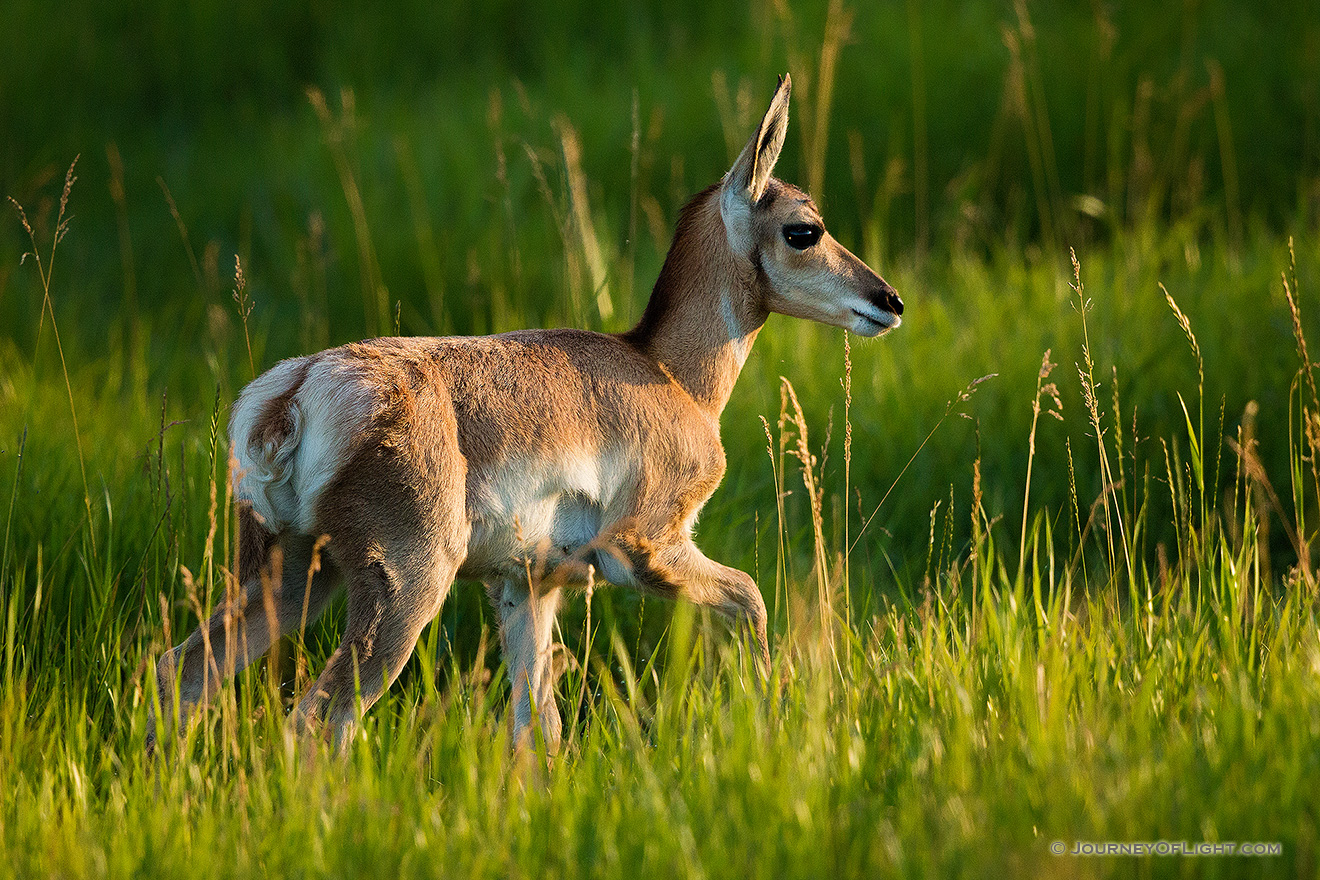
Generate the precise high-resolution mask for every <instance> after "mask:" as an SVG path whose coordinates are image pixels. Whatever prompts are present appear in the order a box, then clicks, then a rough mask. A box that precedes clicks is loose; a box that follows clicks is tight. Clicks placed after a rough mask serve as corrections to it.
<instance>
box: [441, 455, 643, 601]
mask: <svg viewBox="0 0 1320 880" xmlns="http://www.w3.org/2000/svg"><path fill="white" fill-rule="evenodd" d="M616 458H617V457H615V456H601V455H593V454H590V453H587V452H577V453H569V454H565V455H559V456H557V457H556V458H554V459H553V460H542V461H534V462H526V461H524V462H506V463H504V464H502V465H500V466H498V467H496V468H492V469H491V470H490V471H489V472H488V473H485V474H479V475H477V479H476V480H474V481H472V482H470V483H469V486H468V513H469V516H470V518H471V522H472V536H471V539H470V540H469V543H468V556H467V561H466V563H465V564H464V565H463V568H462V570H461V571H460V574H462V575H464V576H468V577H476V578H483V579H484V578H492V577H525V576H526V567H525V566H526V563H525V562H524V560H530V561H531V563H532V565H533V567H537V566H538V565H540V566H543V567H544V569H545V570H547V571H548V570H549V569H551V568H553V567H554V566H555V565H557V564H558V563H560V562H562V561H564V560H565V559H567V558H570V557H572V556H573V555H574V554H575V553H577V551H578V550H579V549H580V548H582V547H583V546H584V545H586V544H590V543H591V542H592V541H593V540H594V539H595V538H596V536H597V535H598V534H599V533H600V529H601V526H602V525H603V522H602V521H603V519H604V515H605V510H606V509H607V508H608V507H609V503H610V501H611V500H612V499H613V497H614V495H615V494H616V493H617V491H618V489H619V488H620V484H621V482H622V481H623V479H624V478H625V477H626V474H625V473H624V472H623V469H622V468H621V467H619V464H620V462H619V461H617V460H613V459H616ZM582 561H583V562H591V561H592V560H591V559H590V558H582Z"/></svg>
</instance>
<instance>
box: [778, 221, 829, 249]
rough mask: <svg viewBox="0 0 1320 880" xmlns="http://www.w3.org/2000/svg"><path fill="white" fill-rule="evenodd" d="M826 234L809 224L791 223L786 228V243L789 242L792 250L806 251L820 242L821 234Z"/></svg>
mask: <svg viewBox="0 0 1320 880" xmlns="http://www.w3.org/2000/svg"><path fill="white" fill-rule="evenodd" d="M822 232H824V230H823V229H821V228H820V227H819V226H812V225H810V224H808V223H790V224H789V225H787V226H785V227H784V241H786V242H788V246H789V247H791V248H797V249H798V250H800V251H805V250H806V249H807V248H809V247H811V246H812V245H814V244H815V243H816V242H817V241H819V240H820V234H821V233H822Z"/></svg>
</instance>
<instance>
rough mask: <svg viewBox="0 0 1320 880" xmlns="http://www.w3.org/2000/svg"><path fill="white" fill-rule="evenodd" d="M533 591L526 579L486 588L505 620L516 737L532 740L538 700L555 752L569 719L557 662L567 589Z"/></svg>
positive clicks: (549, 749)
mask: <svg viewBox="0 0 1320 880" xmlns="http://www.w3.org/2000/svg"><path fill="white" fill-rule="evenodd" d="M546 586H547V585H546V584H545V583H544V582H543V583H542V584H539V585H538V589H536V590H532V589H530V588H529V587H528V585H527V583H525V582H523V581H521V580H506V581H502V582H499V583H494V584H488V585H487V587H486V590H487V592H488V593H489V595H490V599H491V602H492V603H494V605H495V610H496V612H497V613H498V615H499V621H500V647H501V649H502V650H503V652H504V662H505V664H506V666H507V667H508V670H509V679H510V683H511V684H512V686H513V697H512V701H511V706H510V710H511V716H512V724H513V741H514V744H515V745H517V746H523V745H526V744H527V743H528V742H529V741H530V737H531V735H532V718H533V704H535V717H536V720H537V722H538V723H539V724H540V725H541V735H542V736H543V737H544V738H545V747H546V752H547V753H549V754H555V753H556V752H557V751H558V750H559V740H560V736H561V731H562V729H563V722H562V721H561V719H560V717H559V707H558V706H557V705H556V704H555V689H554V685H555V672H554V664H553V656H552V655H553V652H554V625H555V614H556V613H557V612H558V610H559V598H560V593H561V589H560V588H559V587H558V586H554V587H551V588H549V589H546Z"/></svg>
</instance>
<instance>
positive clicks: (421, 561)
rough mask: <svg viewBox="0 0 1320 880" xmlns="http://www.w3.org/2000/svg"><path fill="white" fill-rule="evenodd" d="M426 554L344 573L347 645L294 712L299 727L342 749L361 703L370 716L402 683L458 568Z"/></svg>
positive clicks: (424, 550) (394, 556) (432, 553)
mask: <svg viewBox="0 0 1320 880" xmlns="http://www.w3.org/2000/svg"><path fill="white" fill-rule="evenodd" d="M436 549H437V548H434V547H429V546H428V547H424V548H420V549H419V550H418V551H417V552H414V553H412V554H398V553H396V554H389V555H387V556H385V557H384V558H381V559H377V560H374V561H371V562H369V563H366V564H364V565H361V566H358V567H356V568H355V569H354V570H353V571H351V572H348V571H346V572H345V578H346V580H347V588H348V625H347V628H346V630H345V633H344V639H343V642H342V643H341V644H340V645H339V647H338V648H337V649H336V650H335V652H334V654H333V655H332V656H331V657H330V660H329V662H328V663H327V664H326V667H325V669H324V670H323V671H322V672H321V675H320V676H319V677H318V678H317V679H316V682H315V684H313V685H312V689H311V690H310V691H309V692H308V693H307V695H306V696H304V697H303V699H302V700H301V701H300V702H299V704H298V708H297V710H296V712H295V716H294V723H295V725H297V726H299V727H301V728H305V729H312V730H316V729H321V728H324V729H325V730H326V732H327V733H328V734H330V736H331V737H332V739H333V740H334V742H335V745H336V746H339V745H341V744H342V743H343V742H344V741H345V740H346V739H347V738H348V737H349V736H350V735H351V733H352V729H353V726H354V723H355V722H356V720H357V714H358V707H357V700H358V699H359V698H360V699H361V701H362V711H363V712H365V711H366V710H367V709H369V708H370V707H371V705H372V704H373V703H375V702H376V701H377V700H378V699H380V697H381V695H382V694H384V693H385V691H386V689H388V688H389V686H390V685H391V684H393V683H394V680H395V679H396V678H398V677H399V673H400V672H401V671H402V670H403V666H404V664H405V663H406V662H407V660H408V657H409V656H411V654H412V651H413V648H414V647H415V646H416V644H417V639H418V637H419V636H420V635H421V633H422V629H423V628H424V627H425V626H426V624H427V623H428V622H429V621H430V620H431V619H432V618H433V617H435V615H436V614H437V613H438V612H439V610H440V606H441V605H442V604H443V603H444V600H445V597H446V596H447V595H448V593H449V587H450V585H451V584H452V583H453V579H454V573H455V572H456V571H457V569H458V562H457V560H455V559H454V558H452V557H450V556H448V555H446V554H442V553H438V552H435V551H436Z"/></svg>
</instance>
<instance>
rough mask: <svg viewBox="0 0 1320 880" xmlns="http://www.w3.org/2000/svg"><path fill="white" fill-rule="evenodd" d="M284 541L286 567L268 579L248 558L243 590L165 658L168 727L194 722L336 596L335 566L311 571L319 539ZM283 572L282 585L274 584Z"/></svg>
mask: <svg viewBox="0 0 1320 880" xmlns="http://www.w3.org/2000/svg"><path fill="white" fill-rule="evenodd" d="M271 542H272V543H273V539H271ZM279 546H280V550H281V563H280V565H279V568H280V571H279V572H268V573H266V575H265V579H264V581H263V575H262V573H261V571H260V570H259V567H260V566H259V563H257V562H248V561H246V560H245V564H244V565H243V568H245V569H247V570H246V571H245V572H244V575H245V580H244V585H243V594H242V595H241V596H239V597H238V598H237V599H236V600H235V601H233V602H229V601H225V602H222V603H221V604H220V607H219V608H217V609H216V610H215V613H213V614H212V615H211V617H210V619H209V620H207V621H205V622H204V623H203V624H202V625H201V626H199V627H198V628H197V629H196V630H194V631H193V633H192V634H191V635H190V636H188V638H187V639H186V640H185V641H184V642H183V643H182V644H180V645H178V646H177V647H175V648H174V649H172V650H170V651H167V652H166V653H165V655H164V656H162V657H161V658H160V662H159V663H158V664H157V666H156V682H157V686H158V690H159V694H160V704H161V718H162V720H163V721H164V723H165V725H166V727H167V729H168V727H169V725H171V724H177V725H186V723H187V721H188V719H189V717H190V716H191V715H192V714H193V712H194V711H195V710H196V708H197V706H199V705H202V704H204V703H206V702H207V701H208V700H210V699H211V697H213V696H215V694H216V693H217V692H218V691H219V690H220V687H221V685H222V684H223V683H224V680H225V678H227V677H229V676H231V675H234V674H236V673H237V672H239V671H240V670H242V669H243V668H244V667H246V666H247V665H248V664H249V663H251V662H252V661H253V660H255V659H257V658H258V657H260V656H261V655H262V654H265V653H266V651H267V650H268V649H269V648H270V646H271V644H272V643H273V642H274V641H275V639H277V638H279V637H280V636H282V635H285V634H287V633H289V632H292V631H293V630H295V629H297V628H298V627H300V626H302V625H304V623H310V622H312V621H313V620H315V619H316V618H317V617H318V616H319V615H320V613H321V612H322V611H324V610H325V607H326V605H327V604H328V602H329V599H330V597H331V595H333V593H334V580H335V579H334V571H333V569H332V568H331V567H329V566H326V565H323V566H322V567H321V568H320V570H318V571H316V572H310V569H311V565H312V561H313V558H314V556H315V551H314V546H315V541H314V539H312V538H309V537H307V536H305V535H286V536H285V537H283V538H281V539H280V541H279ZM264 549H268V548H264ZM277 574H278V576H279V577H278V583H274V582H273V579H274V578H275V576H276V575H277ZM267 592H269V598H270V602H269V603H267V601H266V599H267ZM272 623H273V624H274V627H273V629H272ZM176 681H177V684H178V691H177V697H178V702H177V703H176V702H175V695H176V692H175V683H176ZM155 740H156V717H155V713H154V712H153V713H151V715H150V717H149V718H148V721H147V748H148V749H150V748H152V747H153V746H154V743H155Z"/></svg>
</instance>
